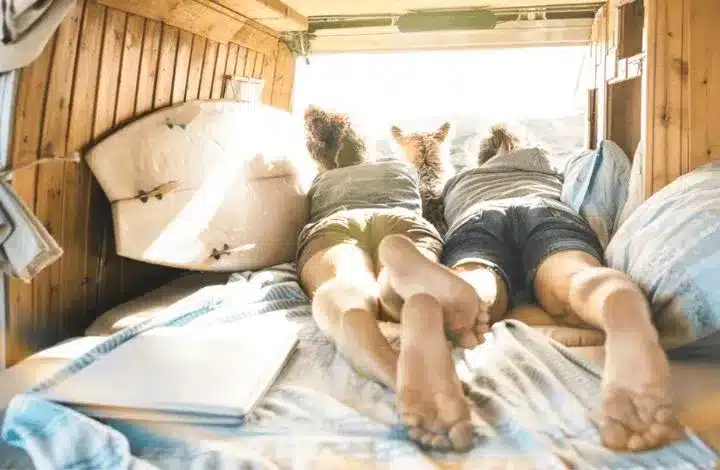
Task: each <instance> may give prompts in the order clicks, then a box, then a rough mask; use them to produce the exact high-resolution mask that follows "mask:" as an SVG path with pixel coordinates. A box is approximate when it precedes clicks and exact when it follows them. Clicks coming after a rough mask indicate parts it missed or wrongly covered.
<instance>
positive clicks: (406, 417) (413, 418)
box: [400, 413, 422, 428]
mask: <svg viewBox="0 0 720 470" xmlns="http://www.w3.org/2000/svg"><path fill="white" fill-rule="evenodd" d="M400 421H401V422H402V423H403V424H404V425H405V426H407V427H408V428H416V427H419V426H420V425H421V424H422V418H420V416H418V415H416V414H413V413H403V414H402V415H401V416H400Z"/></svg>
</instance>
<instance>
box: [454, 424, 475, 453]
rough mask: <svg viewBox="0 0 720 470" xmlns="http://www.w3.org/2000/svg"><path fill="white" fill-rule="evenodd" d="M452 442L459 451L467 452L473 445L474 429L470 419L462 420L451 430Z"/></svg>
mask: <svg viewBox="0 0 720 470" xmlns="http://www.w3.org/2000/svg"><path fill="white" fill-rule="evenodd" d="M449 437H450V443H451V444H452V447H453V449H455V450H456V451H458V452H465V451H468V450H470V448H471V447H472V438H473V429H472V424H471V423H470V421H460V422H459V423H457V424H455V425H454V426H453V427H452V428H451V429H450V432H449Z"/></svg>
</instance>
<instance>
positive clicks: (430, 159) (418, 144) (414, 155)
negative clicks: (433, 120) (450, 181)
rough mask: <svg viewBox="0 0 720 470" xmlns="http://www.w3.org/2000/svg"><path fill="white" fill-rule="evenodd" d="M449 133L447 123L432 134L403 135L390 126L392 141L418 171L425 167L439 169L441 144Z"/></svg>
mask: <svg viewBox="0 0 720 470" xmlns="http://www.w3.org/2000/svg"><path fill="white" fill-rule="evenodd" d="M449 132H450V123H449V122H446V123H445V124H443V125H442V126H440V128H439V129H438V130H436V131H434V132H413V133H410V134H405V133H404V132H403V131H402V129H400V128H399V127H398V126H392V129H391V133H392V136H393V139H395V142H397V143H398V145H400V147H401V148H402V150H403V152H402V153H403V156H404V157H405V159H406V160H407V161H408V162H409V163H410V164H412V165H413V166H415V167H416V168H418V169H422V168H423V167H425V166H431V167H439V166H441V165H442V164H443V161H444V160H443V155H442V144H443V143H444V142H445V140H446V139H447V137H448V134H449Z"/></svg>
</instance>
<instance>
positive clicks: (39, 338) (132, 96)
mask: <svg viewBox="0 0 720 470" xmlns="http://www.w3.org/2000/svg"><path fill="white" fill-rule="evenodd" d="M279 48H282V49H283V52H281V53H280V54H279V55H278V49H279ZM246 56H247V52H246V48H245V47H242V46H239V45H237V44H230V45H222V44H218V43H216V42H213V41H205V39H204V38H198V37H195V36H192V35H190V34H188V33H186V32H180V31H179V30H178V29H177V28H174V27H172V26H167V25H162V24H161V23H160V22H158V21H155V20H152V19H145V18H141V17H138V16H135V15H131V14H130V15H129V14H126V13H125V12H122V11H119V10H115V9H112V8H108V7H106V6H103V5H101V4H99V3H98V2H96V1H95V0H79V2H78V6H77V9H76V10H74V12H73V13H71V14H70V15H69V16H68V17H67V18H66V19H65V21H64V22H63V24H62V25H61V27H60V28H59V30H58V32H57V33H56V34H55V35H54V36H53V38H52V39H51V40H50V41H49V42H48V44H47V46H46V48H45V49H44V51H43V53H42V54H41V55H40V57H39V58H38V59H37V60H36V61H35V62H33V63H32V64H30V65H29V66H28V67H26V68H25V69H23V70H22V71H21V74H20V80H19V88H18V94H17V98H16V113H15V123H14V127H13V137H12V147H11V156H12V157H11V161H12V164H13V166H19V165H22V164H24V163H29V162H32V161H33V160H35V159H36V158H38V154H39V153H41V152H42V153H53V154H70V153H72V152H75V151H79V152H81V153H85V152H86V151H87V149H88V148H90V147H91V146H92V145H93V144H94V143H95V142H97V141H98V140H99V139H102V138H103V137H104V136H106V135H109V134H110V133H112V132H114V131H115V130H116V129H117V128H118V127H120V126H123V125H126V124H127V123H129V122H131V121H132V120H134V119H136V118H137V117H139V116H142V115H144V114H147V113H148V112H151V111H152V110H154V109H157V108H160V107H163V106H167V105H169V104H170V103H171V102H172V101H173V100H175V101H177V100H180V101H182V100H186V99H193V98H194V97H195V96H198V97H200V98H208V97H214V98H219V97H220V94H221V93H222V86H223V75H225V74H226V73H245V71H248V72H249V73H250V74H252V75H254V76H258V75H261V76H262V77H263V78H265V79H266V80H267V84H266V88H265V90H264V98H265V101H266V102H268V103H276V105H278V106H280V107H283V108H284V109H288V107H289V103H290V96H291V91H292V83H293V67H294V61H293V58H292V55H291V54H290V53H289V51H287V50H286V49H285V48H284V46H279V45H278V42H277V40H275V46H274V49H273V50H272V53H271V54H270V55H269V56H265V55H264V54H261V53H258V52H257V51H255V52H254V54H253V60H252V61H247V60H246ZM278 57H280V61H278V60H277V58H278ZM13 185H14V187H15V189H16V191H17V192H18V193H19V194H20V196H21V197H22V198H23V199H24V200H26V202H27V203H28V205H29V207H30V208H31V209H33V210H35V211H36V213H37V215H38V216H39V217H40V219H41V220H42V221H43V222H44V223H45V224H46V225H47V226H48V228H49V229H50V232H51V233H52V234H53V235H54V236H55V237H56V238H57V240H58V241H59V242H60V243H61V245H62V247H63V249H64V251H65V254H64V256H63V257H62V258H60V260H59V261H58V262H57V263H56V264H54V265H52V266H51V267H50V268H48V269H47V270H46V271H44V272H42V273H41V274H40V275H39V276H38V277H37V278H36V279H35V280H34V281H33V282H32V283H30V284H23V283H21V282H18V281H14V280H11V281H10V283H9V293H8V294H9V306H8V307H9V308H8V322H7V337H8V342H9V347H8V351H7V352H8V357H9V360H10V362H11V363H15V362H17V361H18V360H20V359H22V358H24V357H25V356H27V355H28V354H30V353H32V352H34V351H36V350H38V349H40V348H43V347H46V346H49V345H50V344H52V343H53V342H55V341H58V340H61V339H65V338H68V337H70V336H77V335H81V334H82V332H83V330H84V329H85V328H86V327H87V326H88V325H89V323H90V322H91V321H92V320H93V319H94V318H96V317H97V315H98V314H100V313H102V312H103V311H105V310H106V309H107V308H110V307H112V306H114V305H117V304H118V303H120V302H121V301H124V300H129V297H131V296H135V295H139V294H142V293H144V292H147V291H148V290H150V289H153V288H155V287H157V286H158V285H160V284H162V283H164V282H167V281H168V280H170V279H171V278H172V277H174V276H176V275H177V274H178V272H177V271H176V270H171V269H167V268H163V267H160V266H153V265H148V264H144V263H139V262H135V261H133V260H127V259H121V258H120V257H118V256H117V254H116V253H115V246H114V234H113V226H112V217H111V210H110V204H109V202H108V201H107V198H106V197H105V194H104V193H103V192H102V190H101V188H100V187H99V185H98V184H97V182H96V181H95V179H94V178H93V176H92V173H91V172H90V170H89V168H88V167H87V165H86V163H85V162H84V161H82V162H81V163H80V164H65V165H60V164H57V165H55V164H53V165H43V166H40V167H34V168H32V169H27V170H20V171H19V172H18V173H17V174H16V175H14V178H13Z"/></svg>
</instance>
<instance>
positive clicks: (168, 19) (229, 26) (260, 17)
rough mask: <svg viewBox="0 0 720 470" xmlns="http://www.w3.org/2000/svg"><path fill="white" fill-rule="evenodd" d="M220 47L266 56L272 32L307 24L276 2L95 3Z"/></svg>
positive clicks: (127, 0)
mask: <svg viewBox="0 0 720 470" xmlns="http://www.w3.org/2000/svg"><path fill="white" fill-rule="evenodd" d="M97 1H99V2H100V3H102V4H104V5H107V6H110V7H113V8H117V9H120V10H123V11H126V12H128V13H132V14H135V15H140V16H143V17H146V18H150V19H153V20H156V21H161V22H163V23H166V24H169V25H172V26H175V27H177V28H180V29H182V30H185V31H189V32H192V33H193V34H196V35H198V36H203V37H205V38H207V39H211V40H213V41H217V42H219V43H221V44H225V43H228V42H235V43H238V44H240V45H242V46H244V47H248V48H250V49H254V50H256V51H258V52H262V53H263V54H270V53H271V52H272V50H273V44H274V41H276V40H277V36H278V34H277V33H276V32H275V31H305V30H307V28H308V20H307V18H305V17H304V16H303V15H301V14H299V13H298V12H296V11H295V10H293V9H292V8H290V7H288V6H287V5H285V4H284V3H282V2H281V1H279V0H172V1H170V0H155V1H152V2H149V1H145V0H97Z"/></svg>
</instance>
